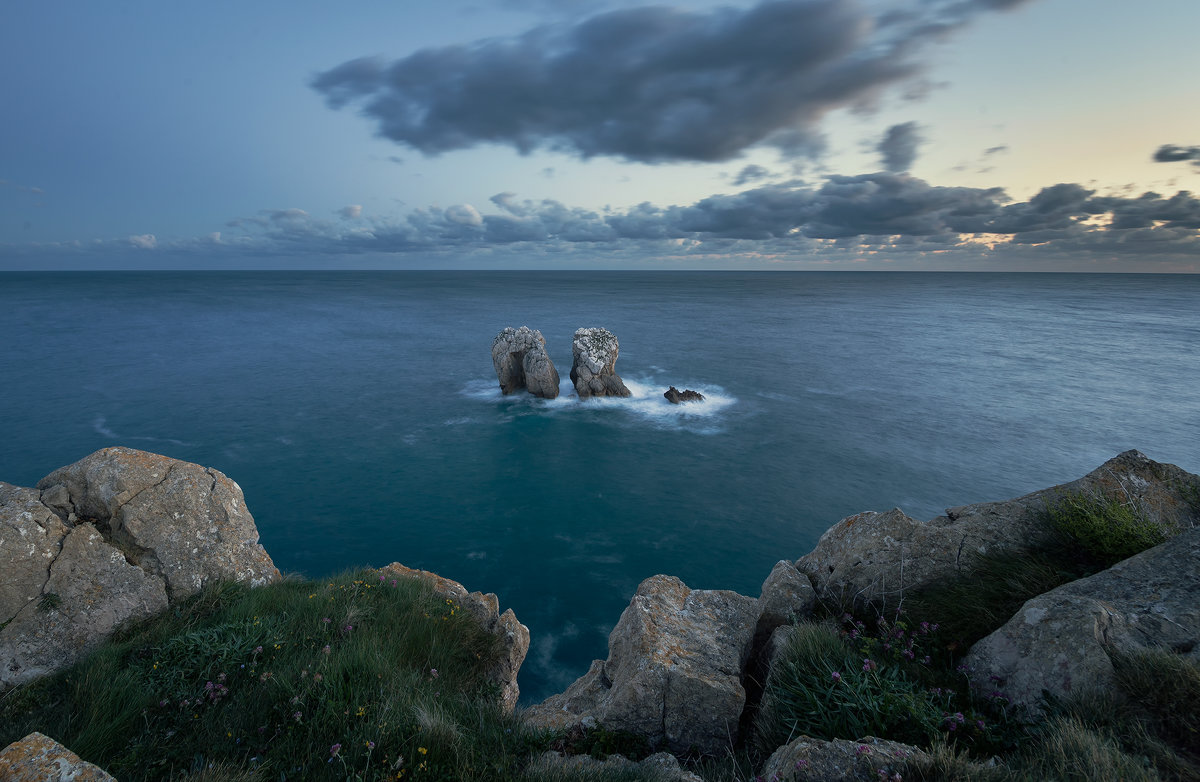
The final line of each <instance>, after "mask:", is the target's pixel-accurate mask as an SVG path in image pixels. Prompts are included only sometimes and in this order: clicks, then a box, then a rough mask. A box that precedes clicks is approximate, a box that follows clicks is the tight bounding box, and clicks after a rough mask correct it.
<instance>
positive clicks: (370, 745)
mask: <svg viewBox="0 0 1200 782" xmlns="http://www.w3.org/2000/svg"><path fill="white" fill-rule="evenodd" d="M379 580H380V581H382V580H383V576H380V577H379ZM367 749H375V742H374V741H368V742H367Z"/></svg>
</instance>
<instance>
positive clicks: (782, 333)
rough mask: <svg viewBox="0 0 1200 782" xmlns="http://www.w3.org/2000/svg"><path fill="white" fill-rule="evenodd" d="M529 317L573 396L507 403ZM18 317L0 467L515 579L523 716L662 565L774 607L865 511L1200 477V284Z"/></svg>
mask: <svg viewBox="0 0 1200 782" xmlns="http://www.w3.org/2000/svg"><path fill="white" fill-rule="evenodd" d="M522 325H528V326H530V327H531V328H536V329H539V330H541V332H542V334H543V335H544V336H545V338H546V342H547V346H548V349H549V352H550V356H551V358H552V359H553V360H554V362H555V364H556V365H557V367H558V370H559V373H560V375H561V376H562V378H563V384H564V386H563V394H562V395H561V396H560V397H559V398H558V399H556V400H552V401H547V400H540V399H535V398H533V397H531V396H529V395H527V394H519V395H514V396H509V397H504V396H502V395H501V394H500V392H499V388H498V385H497V383H496V378H495V374H494V372H493V369H492V364H491V356H490V349H491V343H492V339H493V337H494V336H495V335H496V333H497V332H498V331H500V330H501V329H502V328H504V327H505V326H522ZM581 326H603V327H605V328H607V329H609V330H610V331H612V332H613V333H614V334H616V335H617V337H618V339H619V340H620V358H619V360H618V362H617V371H618V373H619V374H620V375H621V376H622V377H623V378H624V379H625V381H626V383H627V384H628V385H629V387H630V388H631V389H632V390H633V392H634V396H633V397H632V398H630V399H624V400H589V401H586V402H585V401H580V400H578V399H576V398H575V396H574V392H573V390H572V389H571V388H570V383H569V380H568V379H567V375H568V372H569V370H570V366H571V337H572V334H573V332H574V330H575V329H576V328H578V327H581ZM0 337H2V338H0V366H2V367H3V368H4V371H3V373H0V378H2V379H0V424H2V431H3V436H4V447H3V449H0V480H4V481H7V482H9V483H15V484H19V485H26V486H31V485H33V484H34V483H35V482H36V481H37V480H38V479H40V478H41V477H43V476H44V475H46V474H47V473H49V472H50V471H51V470H53V469H55V468H56V467H59V466H62V465H65V464H69V463H71V462H73V461H76V460H78V459H80V458H82V457H83V456H86V455H87V454H89V453H91V452H92V451H94V450H96V449H98V448H102V447H105V446H109V445H125V446H129V447H132V448H141V449H145V450H149V451H155V452H158V453H163V454H166V455H168V456H172V457H176V458H179V459H185V460H188V461H192V462H198V463H200V464H203V465H206V466H210V467H215V468H217V469H219V470H221V471H222V472H224V473H225V474H227V475H228V476H230V477H231V478H233V479H234V480H235V481H237V482H238V483H239V484H240V485H241V487H242V489H243V491H244V492H245V495H246V501H247V503H248V505H249V507H250V510H251V512H252V513H253V514H254V517H255V520H256V521H257V524H258V528H259V531H260V533H261V539H262V542H263V544H264V546H265V547H266V549H267V551H268V552H269V553H270V554H271V556H272V557H273V558H274V560H275V563H276V564H277V565H278V566H279V568H280V569H281V570H283V571H285V572H294V573H300V574H303V575H305V576H311V577H320V576H323V575H328V574H331V573H334V572H337V571H340V570H343V569H346V568H351V567H356V566H362V565H372V566H378V565H383V564H387V563H389V562H393V561H399V562H402V563H404V564H405V565H408V566H410V567H417V568H424V569H428V570H433V571H436V572H437V573H440V574H442V575H444V576H446V577H449V578H452V579H455V580H457V581H460V582H462V583H463V584H464V585H465V586H466V587H467V588H468V589H471V590H482V591H485V592H495V593H496V594H497V595H498V596H499V598H500V604H501V607H502V608H507V607H511V608H513V609H514V610H515V611H516V614H517V617H518V618H519V619H520V620H521V621H522V622H523V623H525V624H526V625H528V626H529V628H530V631H531V633H532V639H533V640H532V645H531V647H530V652H529V657H528V659H527V661H526V663H525V665H524V667H523V668H522V671H521V678H520V685H521V689H522V698H523V700H524V701H525V702H531V701H536V700H540V699H541V698H544V697H545V696H547V695H550V694H552V693H554V692H558V691H561V690H562V689H563V688H564V687H566V685H567V684H569V683H570V682H571V681H573V680H574V679H575V678H576V677H578V676H579V675H581V674H582V673H583V672H584V671H585V670H586V669H587V667H588V664H589V662H590V661H591V660H592V659H594V658H603V657H605V655H606V649H607V645H606V644H607V634H608V632H609V630H611V628H612V626H613V625H614V624H615V623H616V621H617V619H618V617H619V616H620V614H621V611H622V610H623V608H624V607H625V606H626V605H627V604H628V602H629V599H630V597H631V595H632V594H633V592H634V590H635V589H636V588H637V585H638V583H639V582H640V581H641V580H642V579H644V578H646V577H648V576H651V575H654V574H656V573H668V574H671V575H675V576H678V577H680V578H681V579H683V580H684V582H686V583H687V584H688V585H689V586H691V587H693V588H705V589H734V590H737V591H739V592H742V593H744V594H748V595H752V596H757V594H758V591H759V589H760V587H761V584H762V581H763V579H764V578H765V577H766V575H767V573H768V572H769V571H770V569H771V567H772V565H773V564H774V563H775V562H776V561H778V560H780V559H795V558H797V557H799V556H801V555H803V554H805V553H806V552H808V551H809V550H810V549H811V547H812V546H813V544H814V543H815V541H816V540H817V538H818V537H819V536H820V535H821V533H822V532H823V531H824V530H825V529H827V528H828V527H829V526H830V525H832V524H833V523H835V522H836V521H837V520H838V519H840V518H842V517H844V516H847V515H849V514H852V513H856V512H859V511H863V510H886V509H888V508H891V507H895V506H898V507H900V508H902V509H903V510H904V511H905V512H907V513H909V514H910V515H912V516H916V517H918V518H923V519H927V518H932V517H933V516H936V515H938V514H940V513H941V512H942V510H943V509H944V508H946V507H950V506H954V505H960V504H965V503H970V502H979V501H986V500H998V499H1005V498H1009V497H1013V496H1017V495H1019V494H1023V493H1025V492H1029V491H1032V490H1035V489H1038V488H1042V487H1045V486H1049V485H1052V484H1055V483H1061V482H1063V481H1067V480H1071V479H1073V478H1076V477H1079V476H1080V475H1083V474H1084V473H1086V472H1088V471H1090V470H1091V469H1093V468H1095V467H1096V466H1098V465H1099V464H1101V463H1102V462H1103V461H1104V460H1106V459H1108V458H1110V457H1112V456H1113V455H1115V454H1117V453H1119V452H1120V451H1123V450H1127V449H1129V448H1137V449H1139V450H1141V451H1143V452H1144V453H1146V454H1147V455H1148V456H1150V457H1151V458H1153V459H1156V460H1159V461H1165V462H1172V463H1175V464H1178V465H1179V466H1181V467H1183V468H1184V469H1187V470H1190V471H1192V472H1197V471H1200V361H1198V360H1197V346H1200V275H1197V276H1165V275H1164V276H1153V275H1070V274H933V273H912V274H904V273H854V272H851V273H772V272H761V273H738V272H696V273H691V272H516V271H514V272H303V273H290V272H289V273H284V272H144V273H143V272H106V273H47V274H39V273H4V274H0ZM670 385H674V386H676V387H677V388H680V389H684V388H690V389H694V390H697V391H700V392H702V393H703V394H704V395H705V396H706V397H707V399H706V401H704V402H702V403H698V404H695V405H686V406H678V407H676V406H672V405H670V404H668V403H667V401H666V400H665V399H663V397H662V393H663V391H665V390H666V388H667V387H668V386H670Z"/></svg>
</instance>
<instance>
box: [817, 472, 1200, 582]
mask: <svg viewBox="0 0 1200 782" xmlns="http://www.w3.org/2000/svg"><path fill="white" fill-rule="evenodd" d="M1197 481H1200V478H1197V476H1194V475H1192V474H1190V473H1187V472H1185V471H1183V470H1181V469H1179V468H1178V467H1176V466H1174V465H1171V464H1160V463H1158V462H1155V461H1152V460H1151V459H1148V458H1146V457H1145V456H1144V455H1143V454H1141V453H1139V452H1137V451H1126V452H1125V453H1122V454H1119V455H1118V456H1116V457H1114V458H1112V459H1110V460H1108V461H1107V462H1105V463H1104V464H1103V465H1101V466H1100V467H1098V468H1097V469H1095V470H1093V471H1092V472H1090V473H1088V474H1087V475H1085V476H1084V477H1082V478H1079V479H1078V480H1075V481H1071V482H1070V483H1065V484H1062V485H1059V486H1053V487H1051V488H1049V489H1042V490H1040V491H1036V492H1033V493H1032V494H1026V495H1024V496H1022V497H1017V498H1016V499H1012V500H1006V501H1003V502H986V503H979V504H975V505H964V506H961V507H957V508H950V509H949V510H947V511H946V515H945V516H939V517H937V518H935V519H932V520H930V521H927V522H921V521H918V520H916V519H913V518H911V517H909V516H907V515H905V514H904V513H903V512H902V511H900V510H899V509H893V510H890V511H887V512H886V513H876V512H873V511H868V512H865V513H859V514H856V515H854V516H849V517H847V518H845V519H842V520H841V521H839V522H838V523H837V524H835V525H834V526H833V527H831V528H830V529H829V530H827V531H826V532H825V534H824V535H822V536H821V539H820V540H819V541H818V542H817V545H816V548H814V549H813V551H812V552H810V553H809V554H806V555H805V556H803V557H801V558H800V559H799V560H798V561H797V562H796V567H797V568H799V569H800V571H801V572H803V573H806V574H808V575H809V576H810V577H811V578H812V579H813V583H814V584H815V585H816V587H817V589H818V590H819V591H820V592H821V593H823V594H831V595H841V596H844V597H853V598H855V599H858V600H865V601H871V602H886V601H888V600H891V601H892V602H893V603H894V602H895V600H896V599H898V598H899V597H900V596H901V595H902V593H903V591H904V590H905V589H912V588H914V587H918V586H921V585H924V584H928V583H931V582H934V581H938V580H941V579H944V578H948V577H950V576H953V575H956V574H960V573H964V572H969V570H970V567H971V562H972V555H974V554H985V553H988V552H995V551H1028V550H1031V549H1032V548H1035V547H1037V546H1038V545H1040V543H1041V541H1042V540H1044V538H1045V534H1046V533H1047V530H1046V529H1045V527H1044V522H1043V519H1042V511H1044V510H1045V509H1046V507H1047V506H1049V505H1053V504H1054V502H1055V501H1056V500H1057V499H1059V498H1060V497H1062V496H1064V495H1066V494H1071V493H1082V494H1086V495H1097V494H1099V495H1106V496H1113V497H1119V498H1120V499H1121V501H1122V502H1126V501H1128V502H1135V503H1137V505H1138V506H1139V507H1140V509H1141V511H1142V513H1143V515H1144V516H1145V517H1146V518H1147V519H1149V520H1153V521H1156V522H1159V523H1164V524H1167V525H1173V526H1174V527H1175V528H1177V529H1184V528H1187V527H1188V526H1189V525H1191V524H1192V523H1195V522H1197V521H1200V520H1198V519H1196V516H1195V512H1194V511H1193V510H1192V509H1191V508H1190V506H1189V505H1188V502H1187V497H1186V496H1185V489H1184V487H1185V486H1188V485H1192V486H1195V485H1197V483H1196V482H1197Z"/></svg>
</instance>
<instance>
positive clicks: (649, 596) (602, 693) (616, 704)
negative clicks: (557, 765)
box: [525, 576, 758, 754]
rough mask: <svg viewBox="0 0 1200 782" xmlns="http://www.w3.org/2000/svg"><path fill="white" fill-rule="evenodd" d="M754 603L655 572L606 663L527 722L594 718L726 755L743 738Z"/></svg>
mask: <svg viewBox="0 0 1200 782" xmlns="http://www.w3.org/2000/svg"><path fill="white" fill-rule="evenodd" d="M757 608H758V601H756V600H755V599H754V598H750V597H746V596H744V595H739V594H737V593H736V592H730V591H726V590H700V589H695V590H693V589H689V588H688V587H687V585H685V584H684V583H683V582H682V581H680V580H679V579H677V578H674V577H672V576H652V577H651V578H648V579H646V580H645V581H643V582H642V583H641V585H640V586H639V587H638V590H637V594H635V595H634V597H633V599H632V600H631V601H630V603H629V607H628V608H626V609H625V611H624V612H623V613H622V614H621V618H620V620H619V621H618V622H617V626H616V627H614V628H613V630H612V633H610V634H609V636H608V650H609V652H608V659H607V660H596V661H594V662H593V663H592V667H591V669H589V670H588V672H587V673H586V674H584V675H583V676H582V677H581V678H580V679H578V680H577V681H576V682H575V683H574V684H572V685H571V686H570V687H568V688H567V690H566V692H564V693H562V694H560V695H554V696H551V697H550V698H548V699H546V700H545V701H543V702H542V703H540V704H538V705H537V706H533V707H531V708H530V709H528V710H526V712H525V716H526V719H527V720H528V721H529V722H531V723H533V724H534V725H538V726H542V727H548V728H563V727H568V726H571V725H576V724H580V723H581V722H582V721H583V720H585V719H587V718H589V717H590V718H592V719H594V720H596V721H597V722H598V723H599V724H600V725H602V726H603V727H605V728H606V729H608V730H626V731H630V732H632V733H636V734H638V735H640V736H644V737H645V738H646V739H647V740H649V741H650V743H651V744H652V745H654V746H660V745H661V746H665V747H666V748H667V749H669V750H671V751H673V752H688V751H699V752H701V753H703V754H720V753H724V752H726V751H728V749H729V747H730V746H731V745H732V744H733V743H734V742H735V741H736V739H737V733H738V720H739V719H740V717H741V715H742V709H743V707H744V705H745V702H746V691H745V689H744V688H743V686H742V671H743V669H744V667H745V664H746V660H747V657H748V656H749V653H750V644H751V641H752V638H753V635H754V626H755V622H756V620H757V618H758V610H757Z"/></svg>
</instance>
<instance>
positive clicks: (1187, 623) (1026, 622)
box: [966, 527, 1200, 710]
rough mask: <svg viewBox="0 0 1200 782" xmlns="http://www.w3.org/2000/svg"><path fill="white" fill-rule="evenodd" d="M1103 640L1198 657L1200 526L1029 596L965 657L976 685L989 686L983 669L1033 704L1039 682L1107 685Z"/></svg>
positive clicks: (1057, 689) (1061, 689) (1109, 669)
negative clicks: (1086, 575)
mask: <svg viewBox="0 0 1200 782" xmlns="http://www.w3.org/2000/svg"><path fill="white" fill-rule="evenodd" d="M1106 647H1107V648H1112V649H1115V650H1117V651H1119V652H1134V651H1138V650H1144V649H1153V648H1164V649H1169V650H1172V651H1176V652H1178V653H1180V654H1185V655H1187V656H1189V657H1191V658H1193V659H1198V660H1200V527H1198V528H1194V529H1190V530H1188V531H1186V532H1183V533H1181V534H1180V535H1178V536H1176V537H1174V538H1172V539H1171V540H1168V541H1167V542H1166V543H1163V544H1161V545H1158V546H1155V547H1154V548H1152V549H1149V550H1147V551H1143V552H1142V553H1141V554H1138V555H1136V556H1133V557H1130V558H1129V559H1126V560H1124V561H1123V562H1119V563H1117V564H1116V565H1114V566H1113V567H1111V568H1109V569H1108V570H1105V571H1103V572H1101V573H1097V574H1096V575H1094V576H1090V577H1088V578H1083V579H1080V580H1078V581H1072V582H1071V583H1069V584H1064V585H1063V586H1060V587H1058V588H1057V589H1054V590H1052V591H1050V592H1047V593H1045V594H1044V595H1039V596H1038V597H1035V598H1033V599H1031V600H1029V601H1028V602H1026V603H1025V605H1024V606H1022V607H1021V610H1020V611H1018V612H1017V614H1016V616H1014V617H1013V618H1012V619H1010V620H1009V621H1008V623H1007V624H1005V625H1004V626H1003V627H1001V628H1000V629H999V630H997V631H996V632H994V633H992V634H991V635H989V636H988V637H986V638H984V639H982V640H981V641H979V642H978V643H976V644H975V645H974V646H973V647H971V651H970V654H968V656H967V659H966V662H967V664H968V665H969V666H971V668H972V669H973V673H972V680H973V683H974V684H975V686H976V687H978V688H980V689H981V690H983V691H985V692H990V691H991V690H993V689H996V685H995V684H994V683H993V682H992V681H991V680H990V679H989V676H992V675H995V676H999V677H1001V678H1002V679H1003V680H1004V684H1003V686H1002V687H1001V688H1000V689H1002V690H1003V692H1004V693H1005V695H1007V696H1008V697H1009V698H1010V699H1011V700H1012V702H1013V703H1015V704H1019V705H1020V706H1022V707H1024V708H1025V709H1026V710H1032V709H1034V708H1036V707H1037V704H1038V700H1039V698H1040V696H1041V694H1042V691H1043V690H1045V691H1047V692H1049V693H1051V694H1052V695H1055V696H1065V695H1070V694H1073V693H1078V692H1080V691H1083V690H1091V689H1101V690H1108V691H1113V690H1114V688H1115V678H1114V676H1115V674H1114V671H1113V665H1112V661H1111V660H1110V658H1109V655H1108V653H1107V652H1106V651H1105V649H1106Z"/></svg>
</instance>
